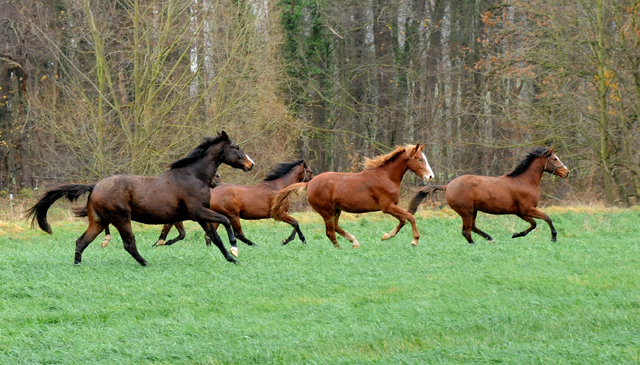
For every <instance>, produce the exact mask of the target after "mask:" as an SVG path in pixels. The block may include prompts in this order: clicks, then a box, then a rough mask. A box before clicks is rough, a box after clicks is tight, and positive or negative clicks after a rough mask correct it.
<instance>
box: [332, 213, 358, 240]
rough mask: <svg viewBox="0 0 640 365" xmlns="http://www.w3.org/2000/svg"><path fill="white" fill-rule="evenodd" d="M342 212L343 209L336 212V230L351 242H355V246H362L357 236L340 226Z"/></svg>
mask: <svg viewBox="0 0 640 365" xmlns="http://www.w3.org/2000/svg"><path fill="white" fill-rule="evenodd" d="M340 213H341V211H338V212H337V213H336V219H335V228H336V232H338V234H339V235H341V236H342V237H344V238H346V239H347V240H349V242H351V244H353V248H360V243H359V242H358V240H357V239H356V237H355V236H354V235H352V234H351V233H349V232H347V231H345V230H344V229H342V228H340V226H339V225H338V219H339V218H340Z"/></svg>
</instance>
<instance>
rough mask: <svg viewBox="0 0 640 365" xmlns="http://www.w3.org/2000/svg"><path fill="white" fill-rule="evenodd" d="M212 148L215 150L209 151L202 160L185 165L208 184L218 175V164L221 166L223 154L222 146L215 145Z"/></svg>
mask: <svg viewBox="0 0 640 365" xmlns="http://www.w3.org/2000/svg"><path fill="white" fill-rule="evenodd" d="M211 148H213V149H215V150H214V151H212V152H209V153H208V154H207V155H206V156H205V157H204V158H202V159H201V160H199V161H197V162H195V163H192V164H191V165H189V166H185V167H184V168H185V169H187V170H190V171H192V173H193V174H194V175H195V176H196V177H197V178H198V180H201V181H203V182H204V183H205V184H207V185H209V184H210V183H211V180H212V179H213V178H214V177H215V176H216V172H217V171H218V166H220V164H221V163H222V155H223V149H222V148H220V147H218V146H214V147H211Z"/></svg>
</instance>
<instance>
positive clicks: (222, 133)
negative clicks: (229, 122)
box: [220, 131, 229, 139]
mask: <svg viewBox="0 0 640 365" xmlns="http://www.w3.org/2000/svg"><path fill="white" fill-rule="evenodd" d="M220 137H222V138H224V139H229V136H228V135H227V132H225V131H222V132H220Z"/></svg>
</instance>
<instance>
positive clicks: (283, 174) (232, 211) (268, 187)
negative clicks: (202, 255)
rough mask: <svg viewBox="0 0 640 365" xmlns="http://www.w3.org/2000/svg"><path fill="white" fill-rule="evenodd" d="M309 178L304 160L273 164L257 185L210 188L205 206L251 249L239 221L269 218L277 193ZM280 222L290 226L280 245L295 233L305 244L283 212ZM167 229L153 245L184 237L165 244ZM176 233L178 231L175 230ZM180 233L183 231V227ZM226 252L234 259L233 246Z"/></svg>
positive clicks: (165, 227)
mask: <svg viewBox="0 0 640 365" xmlns="http://www.w3.org/2000/svg"><path fill="white" fill-rule="evenodd" d="M312 178H313V173H312V172H311V168H310V167H309V165H308V164H307V163H306V162H305V161H304V160H297V161H293V162H289V163H281V164H277V165H276V166H275V168H274V169H273V170H272V171H271V173H270V174H269V175H267V177H265V178H264V180H263V181H262V182H260V183H259V184H255V185H235V184H224V185H221V186H219V187H217V188H215V189H212V190H211V200H210V202H209V204H210V205H209V207H210V208H211V210H213V211H214V212H218V213H220V214H223V215H224V216H225V217H227V218H229V220H230V221H231V226H232V227H233V229H234V233H235V235H236V238H237V239H239V240H240V241H242V242H244V243H246V244H247V245H249V246H253V245H254V243H253V242H251V241H250V240H249V239H248V238H246V237H245V235H244V232H242V226H241V224H240V219H246V220H257V219H267V218H271V202H272V200H273V197H274V196H275V193H276V192H277V191H278V190H281V189H283V188H285V187H287V186H289V185H291V184H293V183H297V182H307V181H310V180H311V179H312ZM282 220H283V221H285V222H286V223H289V224H290V225H291V226H293V231H292V232H291V235H290V236H289V237H288V238H286V239H283V240H282V243H281V244H282V245H286V244H287V243H289V242H291V241H292V240H293V239H294V238H295V237H296V233H297V234H298V238H300V241H302V243H305V244H306V243H307V242H306V240H305V238H304V235H303V234H302V232H301V231H300V226H299V225H298V221H296V220H295V219H294V218H293V217H291V216H290V215H288V214H287V213H286V212H284V213H283V215H282ZM178 225H180V226H182V223H176V224H175V226H176V228H178ZM214 226H215V227H217V224H214ZM170 229H171V224H165V225H164V227H163V229H162V233H161V234H160V238H159V239H158V242H156V245H158V246H162V245H171V244H173V243H175V242H177V241H179V240H180V239H183V238H184V234H182V233H180V236H178V237H177V238H175V239H173V240H170V241H167V242H166V243H165V242H164V240H165V239H166V238H167V233H168V232H169V230H170ZM178 230H179V231H180V229H179V228H178ZM182 231H184V228H183V230H182ZM210 244H211V243H210V241H208V240H207V245H210ZM230 251H231V254H232V255H234V256H236V257H238V248H237V246H236V245H235V244H234V245H232V247H231V250H230Z"/></svg>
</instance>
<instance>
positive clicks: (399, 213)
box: [382, 204, 420, 246]
mask: <svg viewBox="0 0 640 365" xmlns="http://www.w3.org/2000/svg"><path fill="white" fill-rule="evenodd" d="M382 212H383V213H386V214H390V215H392V216H394V217H396V219H398V220H399V221H400V223H399V224H398V226H397V227H396V228H394V229H393V231H391V232H389V233H388V234H385V235H384V236H382V239H383V240H386V239H389V238H391V237H393V236H395V235H396V233H398V231H399V230H400V229H401V228H402V227H403V226H404V224H405V222H406V221H409V223H411V229H413V240H412V241H411V245H412V246H417V245H418V240H419V239H420V233H419V232H418V227H417V226H416V218H415V217H414V216H413V214H411V213H409V212H407V211H406V210H404V209H402V208H400V207H399V206H397V205H395V204H390V205H389V206H387V207H386V208H383V209H382Z"/></svg>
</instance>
